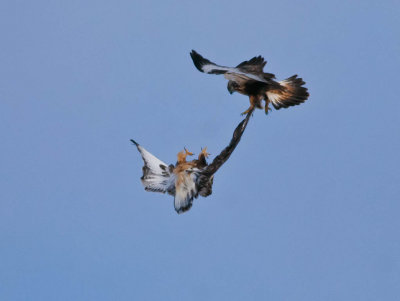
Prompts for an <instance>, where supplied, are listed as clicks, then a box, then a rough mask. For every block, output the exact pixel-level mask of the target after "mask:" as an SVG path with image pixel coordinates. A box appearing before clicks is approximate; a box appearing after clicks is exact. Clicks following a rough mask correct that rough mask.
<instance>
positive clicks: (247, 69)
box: [190, 50, 273, 83]
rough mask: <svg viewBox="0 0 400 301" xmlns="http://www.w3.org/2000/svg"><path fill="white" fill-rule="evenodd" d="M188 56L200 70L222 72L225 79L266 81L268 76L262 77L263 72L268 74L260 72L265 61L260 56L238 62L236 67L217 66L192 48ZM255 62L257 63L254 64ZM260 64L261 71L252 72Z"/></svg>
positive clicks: (209, 72) (213, 72) (212, 72)
mask: <svg viewBox="0 0 400 301" xmlns="http://www.w3.org/2000/svg"><path fill="white" fill-rule="evenodd" d="M190 56H191V57H192V60H193V63H194V65H195V66H196V68H197V69H198V70H199V71H200V72H204V73H208V74H224V76H225V78H226V79H229V80H234V81H243V80H251V79H252V80H256V81H260V82H265V83H268V76H267V78H264V74H267V75H268V74H269V73H263V72H262V68H263V67H264V65H265V64H266V62H264V59H263V58H261V57H255V58H253V59H251V60H250V61H245V62H243V63H241V64H239V65H238V66H237V67H236V68H233V67H225V66H219V65H217V64H215V63H213V62H211V61H209V60H208V59H206V58H204V57H202V56H201V55H200V54H198V53H197V52H196V51H194V50H192V52H191V53H190ZM259 58H261V59H262V62H261V61H260V59H259ZM257 63H258V65H257V66H256V64H257ZM260 66H261V73H260V72H254V70H255V69H257V70H259V69H260ZM272 75H273V74H272Z"/></svg>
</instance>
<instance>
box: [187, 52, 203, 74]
mask: <svg viewBox="0 0 400 301" xmlns="http://www.w3.org/2000/svg"><path fill="white" fill-rule="evenodd" d="M190 57H191V58H192V60H193V64H194V65H195V66H196V68H197V70H199V71H200V72H203V70H202V69H201V67H202V66H203V65H204V63H205V62H206V60H205V59H204V58H203V57H202V56H201V55H200V54H198V53H197V52H196V51H195V50H192V52H191V53H190Z"/></svg>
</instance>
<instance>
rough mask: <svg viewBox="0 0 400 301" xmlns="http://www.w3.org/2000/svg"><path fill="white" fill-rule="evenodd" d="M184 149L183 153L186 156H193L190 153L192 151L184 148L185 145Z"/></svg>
mask: <svg viewBox="0 0 400 301" xmlns="http://www.w3.org/2000/svg"><path fill="white" fill-rule="evenodd" d="M184 149H185V155H186V156H193V153H192V152H189V151H188V150H187V149H186V147H184Z"/></svg>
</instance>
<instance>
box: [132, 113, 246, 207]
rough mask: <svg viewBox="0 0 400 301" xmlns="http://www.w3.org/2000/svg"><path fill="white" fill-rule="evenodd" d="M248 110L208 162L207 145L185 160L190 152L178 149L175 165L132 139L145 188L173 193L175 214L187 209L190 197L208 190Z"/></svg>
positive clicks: (239, 133)
mask: <svg viewBox="0 0 400 301" xmlns="http://www.w3.org/2000/svg"><path fill="white" fill-rule="evenodd" d="M252 112H253V111H252V110H251V111H250V112H249V113H248V114H247V116H246V118H245V119H243V120H242V121H241V122H240V123H239V125H238V126H237V127H236V129H235V130H234V132H233V137H232V139H231V141H230V143H229V145H228V146H227V147H225V148H224V149H223V150H222V152H221V153H220V154H219V155H218V156H216V157H215V158H214V160H213V161H212V162H211V164H208V163H207V161H206V159H207V157H208V156H209V154H208V153H207V148H204V149H202V151H201V153H200V154H199V156H198V159H196V160H193V161H189V162H188V161H186V157H187V156H191V155H193V153H191V152H189V151H188V150H187V149H186V148H185V149H184V150H183V151H181V152H179V153H178V155H177V157H178V161H177V162H176V164H175V165H173V164H170V165H168V164H166V163H164V162H163V161H161V160H160V159H158V158H156V157H155V156H154V155H152V154H151V153H149V152H148V151H147V150H146V149H144V148H143V147H142V146H141V145H139V144H138V143H137V142H136V141H134V140H131V141H132V143H133V144H134V145H136V147H137V149H138V151H139V152H140V154H141V156H142V159H143V161H144V166H143V176H142V177H141V182H142V184H143V186H144V189H145V190H146V191H154V192H161V193H168V194H170V195H173V196H174V197H175V199H174V207H175V210H176V212H177V213H178V214H180V213H183V212H185V211H188V210H189V209H190V208H191V207H192V203H193V199H194V198H197V197H198V196H199V195H201V196H203V197H207V196H209V195H210V194H211V193H212V185H213V179H214V174H215V173H216V172H217V170H218V169H219V168H220V167H221V166H222V165H223V164H224V163H225V162H226V161H227V160H228V159H229V157H230V155H231V154H232V152H233V151H234V150H235V148H236V146H237V145H238V143H239V141H240V138H241V137H242V135H243V133H244V130H245V129H246V126H247V123H248V122H249V118H250V115H251V114H252Z"/></svg>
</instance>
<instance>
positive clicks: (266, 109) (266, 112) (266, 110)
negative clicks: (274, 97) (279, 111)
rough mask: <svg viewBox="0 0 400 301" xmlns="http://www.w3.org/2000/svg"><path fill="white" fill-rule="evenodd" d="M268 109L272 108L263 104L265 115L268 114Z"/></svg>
mask: <svg viewBox="0 0 400 301" xmlns="http://www.w3.org/2000/svg"><path fill="white" fill-rule="evenodd" d="M269 111H272V109H271V108H270V107H269V106H265V115H268V113H269Z"/></svg>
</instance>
